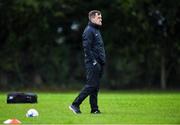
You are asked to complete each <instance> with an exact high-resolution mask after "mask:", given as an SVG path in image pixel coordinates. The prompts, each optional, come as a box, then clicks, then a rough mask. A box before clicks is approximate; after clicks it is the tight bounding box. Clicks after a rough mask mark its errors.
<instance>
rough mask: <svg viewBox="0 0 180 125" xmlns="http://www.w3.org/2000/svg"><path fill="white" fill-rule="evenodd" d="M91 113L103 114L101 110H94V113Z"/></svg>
mask: <svg viewBox="0 0 180 125" xmlns="http://www.w3.org/2000/svg"><path fill="white" fill-rule="evenodd" d="M91 113H92V114H101V112H100V111H99V110H94V111H93V110H92V111H91Z"/></svg>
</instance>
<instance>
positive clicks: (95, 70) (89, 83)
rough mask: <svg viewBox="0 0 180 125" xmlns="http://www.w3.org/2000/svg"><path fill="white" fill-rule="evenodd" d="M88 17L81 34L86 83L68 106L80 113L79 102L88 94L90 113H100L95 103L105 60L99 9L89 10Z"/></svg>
mask: <svg viewBox="0 0 180 125" xmlns="http://www.w3.org/2000/svg"><path fill="white" fill-rule="evenodd" d="M88 17H89V23H88V25H87V26H86V28H85V30H84V32H83V35H82V42H83V48H84V55H85V68H86V85H85V86H84V88H83V89H82V90H81V92H80V94H79V95H78V96H77V97H76V99H75V100H74V101H73V103H72V105H70V106H69V109H70V110H72V111H73V112H74V113H75V114H79V113H81V111H80V104H81V103H82V102H83V100H84V99H85V98H86V97H87V96H89V102H90V106H91V113H93V114H99V113H101V112H100V110H99V108H98V104H97V102H98V101H97V96H98V92H99V84H100V78H101V76H102V73H103V67H104V64H105V61H106V59H105V58H106V55H105V50H104V43H103V40H102V37H101V33H100V31H99V29H100V27H101V26H102V16H101V12H100V11H98V10H92V11H90V12H89V14H88Z"/></svg>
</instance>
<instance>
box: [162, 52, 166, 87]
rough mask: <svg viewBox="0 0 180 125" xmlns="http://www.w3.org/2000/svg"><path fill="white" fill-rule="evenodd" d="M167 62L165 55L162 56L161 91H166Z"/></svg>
mask: <svg viewBox="0 0 180 125" xmlns="http://www.w3.org/2000/svg"><path fill="white" fill-rule="evenodd" d="M165 63H166V60H165V56H164V54H162V55H161V89H166V65H165Z"/></svg>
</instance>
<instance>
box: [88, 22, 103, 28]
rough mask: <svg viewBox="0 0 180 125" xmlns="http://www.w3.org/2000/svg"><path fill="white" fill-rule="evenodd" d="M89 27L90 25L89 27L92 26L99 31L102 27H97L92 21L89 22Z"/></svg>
mask: <svg viewBox="0 0 180 125" xmlns="http://www.w3.org/2000/svg"><path fill="white" fill-rule="evenodd" d="M88 25H89V26H92V27H94V28H96V29H99V28H100V27H101V26H99V25H97V24H94V23H92V22H91V21H89V23H88Z"/></svg>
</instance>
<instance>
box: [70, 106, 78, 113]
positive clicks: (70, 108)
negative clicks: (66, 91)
mask: <svg viewBox="0 0 180 125" xmlns="http://www.w3.org/2000/svg"><path fill="white" fill-rule="evenodd" d="M69 109H70V110H71V111H72V112H73V113H74V114H78V113H76V112H75V111H74V109H73V108H72V107H71V106H69Z"/></svg>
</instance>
